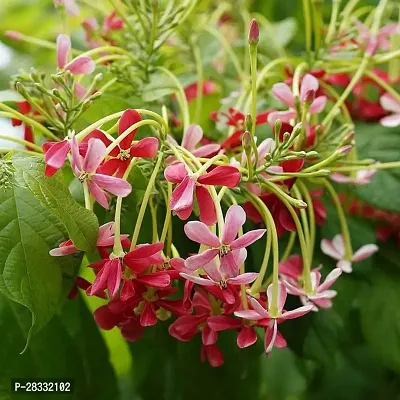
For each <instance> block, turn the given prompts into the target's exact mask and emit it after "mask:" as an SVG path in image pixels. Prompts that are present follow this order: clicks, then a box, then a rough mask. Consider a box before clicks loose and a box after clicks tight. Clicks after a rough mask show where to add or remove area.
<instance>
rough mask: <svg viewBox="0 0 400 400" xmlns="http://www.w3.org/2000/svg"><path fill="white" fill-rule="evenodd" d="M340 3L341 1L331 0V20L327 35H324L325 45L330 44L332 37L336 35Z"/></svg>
mask: <svg viewBox="0 0 400 400" xmlns="http://www.w3.org/2000/svg"><path fill="white" fill-rule="evenodd" d="M340 2H341V0H333V2H332V14H331V20H330V22H329V28H328V33H327V34H326V39H325V43H326V44H327V45H329V44H330V42H331V40H332V38H333V36H334V35H335V33H336V22H337V19H338V15H339V8H340Z"/></svg>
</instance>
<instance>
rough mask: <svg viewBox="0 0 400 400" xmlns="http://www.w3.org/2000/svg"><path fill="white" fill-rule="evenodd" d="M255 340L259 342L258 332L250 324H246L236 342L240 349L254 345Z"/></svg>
mask: <svg viewBox="0 0 400 400" xmlns="http://www.w3.org/2000/svg"><path fill="white" fill-rule="evenodd" d="M255 342H257V333H256V331H255V330H254V328H253V327H250V326H244V327H243V328H242V329H241V330H240V332H239V334H238V336H237V340H236V343H237V345H238V347H239V348H240V349H244V348H246V347H249V346H251V345H253V344H254V343H255Z"/></svg>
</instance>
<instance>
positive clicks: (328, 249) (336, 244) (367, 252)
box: [321, 235, 378, 273]
mask: <svg viewBox="0 0 400 400" xmlns="http://www.w3.org/2000/svg"><path fill="white" fill-rule="evenodd" d="M321 250H322V252H323V253H325V254H326V255H328V256H329V257H332V258H333V259H335V260H337V261H338V262H337V264H336V266H337V267H338V268H340V269H341V270H342V271H343V272H347V273H350V272H351V271H352V270H353V268H352V265H351V264H352V263H353V262H358V261H362V260H365V259H366V258H368V257H370V256H371V255H372V254H374V253H376V252H377V251H378V246H377V245H376V244H372V243H371V244H366V245H364V246H362V247H360V248H359V249H358V250H357V251H356V252H355V253H354V254H353V256H352V257H351V259H350V260H348V259H346V257H345V253H346V250H345V243H344V240H343V236H342V235H336V236H335V237H334V238H333V239H332V241H330V240H328V239H322V241H321Z"/></svg>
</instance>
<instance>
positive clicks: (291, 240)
mask: <svg viewBox="0 0 400 400" xmlns="http://www.w3.org/2000/svg"><path fill="white" fill-rule="evenodd" d="M296 236H297V234H296V232H290V235H289V241H288V243H287V245H286V249H285V252H284V253H283V256H282V258H281V262H282V261H286V260H287V259H288V258H289V256H290V253H291V252H292V249H293V246H294V242H295V241H296Z"/></svg>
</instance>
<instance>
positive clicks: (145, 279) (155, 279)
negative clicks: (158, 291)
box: [136, 271, 171, 288]
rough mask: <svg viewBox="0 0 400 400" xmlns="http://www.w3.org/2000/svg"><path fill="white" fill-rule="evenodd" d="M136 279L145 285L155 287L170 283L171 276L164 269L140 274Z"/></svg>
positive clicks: (162, 286)
mask: <svg viewBox="0 0 400 400" xmlns="http://www.w3.org/2000/svg"><path fill="white" fill-rule="evenodd" d="M136 280H137V281H138V282H140V283H143V284H144V285H146V286H151V287H155V288H165V287H167V286H169V285H170V283H171V277H170V276H169V275H168V274H167V273H165V272H164V271H159V272H153V273H151V274H146V275H142V276H140V277H138V278H136Z"/></svg>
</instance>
